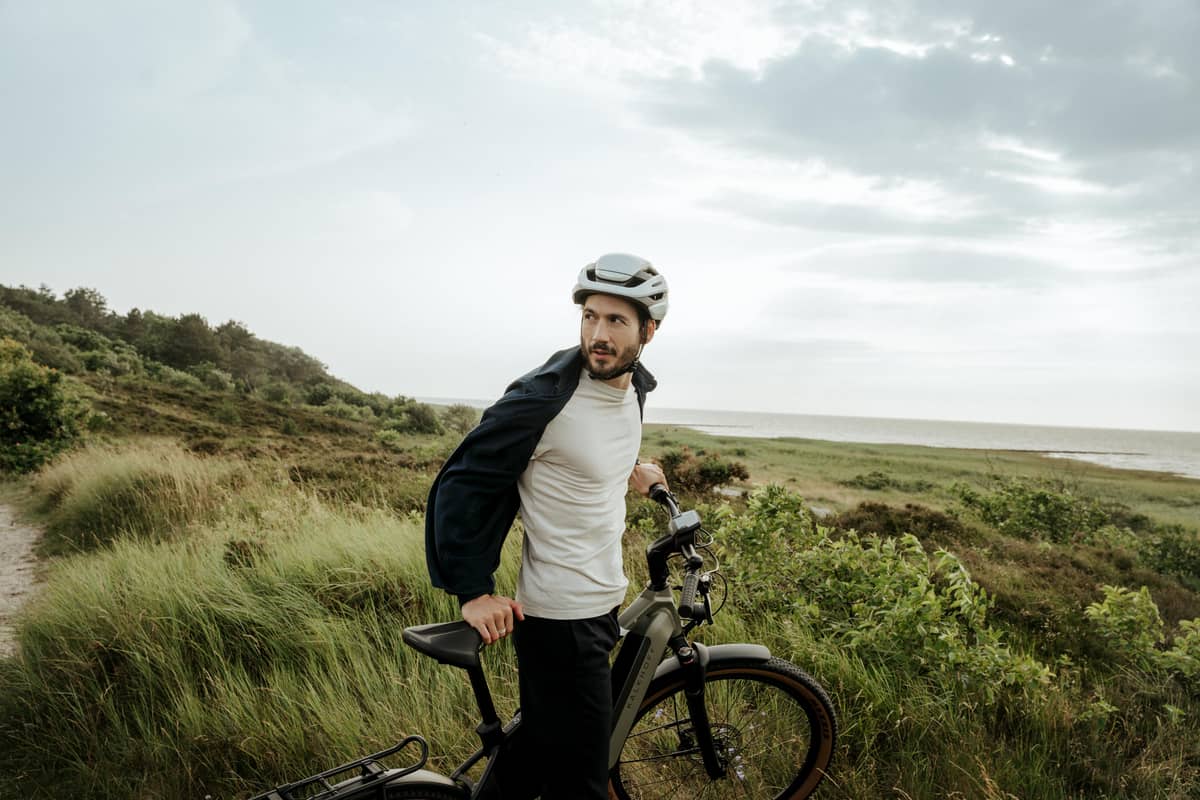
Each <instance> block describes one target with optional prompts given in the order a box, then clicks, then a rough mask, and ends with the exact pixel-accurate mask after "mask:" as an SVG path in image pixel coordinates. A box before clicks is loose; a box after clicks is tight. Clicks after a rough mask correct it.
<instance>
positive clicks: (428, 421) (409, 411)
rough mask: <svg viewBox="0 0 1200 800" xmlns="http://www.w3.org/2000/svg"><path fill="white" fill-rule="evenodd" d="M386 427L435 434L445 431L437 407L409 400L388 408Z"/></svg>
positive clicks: (408, 431) (406, 431)
mask: <svg viewBox="0 0 1200 800" xmlns="http://www.w3.org/2000/svg"><path fill="white" fill-rule="evenodd" d="M387 414H388V416H387V418H386V419H385V420H384V423H383V425H384V427H385V428H389V429H391V430H395V431H399V432H400V433H424V434H431V435H434V436H437V435H440V434H441V433H443V432H444V430H445V429H444V428H443V427H442V421H441V419H440V418H439V417H438V413H437V409H435V408H434V407H433V406H431V405H429V404H427V403H418V402H417V401H415V400H407V401H405V402H404V403H403V404H402V405H400V404H396V405H393V406H391V407H390V408H388V410H387Z"/></svg>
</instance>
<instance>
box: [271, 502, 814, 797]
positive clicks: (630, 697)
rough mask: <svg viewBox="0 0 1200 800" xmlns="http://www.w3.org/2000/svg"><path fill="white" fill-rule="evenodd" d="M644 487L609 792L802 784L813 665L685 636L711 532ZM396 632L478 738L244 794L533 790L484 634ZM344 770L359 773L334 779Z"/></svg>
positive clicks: (443, 629) (709, 611)
mask: <svg viewBox="0 0 1200 800" xmlns="http://www.w3.org/2000/svg"><path fill="white" fill-rule="evenodd" d="M651 497H653V498H654V499H655V500H656V501H658V502H659V503H661V504H662V505H663V506H664V507H665V508H666V509H667V510H668V512H669V514H670V523H669V525H668V530H667V533H665V534H663V535H662V536H660V537H659V538H658V539H657V540H655V541H654V542H653V543H652V544H651V545H650V546H649V547H648V548H647V549H646V563H647V566H648V567H649V575H650V581H649V584H648V585H647V587H646V588H645V589H644V590H643V591H642V592H641V594H640V595H639V596H638V597H637V598H636V599H635V600H634V601H633V602H632V603H631V604H630V605H629V606H628V607H627V608H626V609H624V611H622V612H621V614H620V617H619V621H620V625H621V629H622V632H623V634H624V635H623V637H622V640H621V644H620V647H619V650H618V652H617V657H616V660H615V661H614V663H613V687H614V688H613V704H614V708H613V718H614V724H613V731H612V737H611V739H610V746H609V752H610V756H609V767H610V782H609V794H610V796H611V797H615V798H618V800H650V799H651V798H675V797H688V796H698V795H700V794H701V793H702V792H703V791H704V790H705V789H706V788H708V787H709V786H710V785H712V788H715V789H716V790H717V791H722V792H728V793H734V794H737V795H742V796H747V797H756V798H776V800H794V799H796V798H804V797H808V796H809V795H811V794H812V792H813V791H814V790H815V789H816V788H817V785H818V784H819V783H821V781H822V780H823V779H824V777H825V775H826V770H827V769H828V767H829V764H830V761H831V760H832V757H833V748H834V743H835V740H836V737H837V716H836V713H835V711H834V708H833V703H832V702H831V701H830V699H829V696H828V694H826V692H825V690H824V689H823V688H822V687H821V686H820V684H818V683H817V682H816V681H815V680H814V679H813V678H812V677H810V676H809V675H808V674H807V673H805V672H804V671H803V670H801V669H800V668H799V667H797V666H796V665H794V664H792V663H790V662H787V661H784V660H782V659H779V658H775V657H773V656H772V655H771V653H770V651H769V650H768V649H767V648H766V647H764V646H763V645H760V644H717V645H711V646H708V645H704V644H701V643H699V642H689V640H688V638H687V636H688V634H689V633H690V632H691V631H693V630H695V629H696V628H697V627H699V626H700V625H703V624H705V623H711V622H712V621H713V617H714V614H715V613H717V612H714V611H713V608H712V601H711V595H712V592H713V583H714V578H715V577H719V572H718V570H717V568H716V567H714V568H713V569H711V570H709V571H707V572H706V571H704V565H705V558H704V556H702V555H701V554H700V551H704V552H705V553H707V554H709V555H710V557H711V555H712V551H711V548H710V547H709V545H711V544H712V541H711V538H709V539H708V540H705V541H699V542H698V541H697V534H698V533H704V534H707V532H706V531H704V530H703V528H702V527H701V521H700V515H699V514H698V513H697V512H696V511H681V510H680V508H679V505H678V503H677V500H676V498H675V496H674V495H672V494H671V493H670V492H668V491H667V490H666V488H665V487H663V486H662V485H656V486H655V487H653V488H652V489H651ZM675 556H681V557H682V558H683V562H684V575H683V582H682V586H680V587H674V588H675V589H679V590H680V597H679V603H678V604H676V602H675V598H674V593H673V588H672V587H671V586H670V585H669V577H670V565H669V563H668V562H669V560H670V559H671V558H672V557H675ZM723 605H724V601H723V600H722V603H721V604H720V605H719V606H718V607H717V611H718V612H719V611H720V608H721V606H723ZM403 637H404V641H405V643H407V644H408V645H410V646H411V647H414V648H415V649H416V650H418V651H419V652H421V653H423V654H425V655H428V656H430V657H432V658H434V659H436V660H437V661H438V662H440V663H442V664H446V665H449V666H454V667H459V668H461V669H463V670H465V671H466V673H467V676H468V679H469V680H470V682H471V689H472V692H473V694H474V696H475V702H476V704H477V705H478V707H479V713H480V716H481V719H482V722H481V723H480V724H479V726H478V727H477V728H476V732H477V733H478V735H479V739H480V747H479V749H478V750H476V751H475V753H474V754H472V755H471V756H470V757H468V758H467V760H466V761H464V762H463V763H462V764H461V765H460V766H459V767H458V768H457V769H455V770H454V771H453V772H452V773H451V774H450V775H442V774H440V773H437V772H433V771H431V770H428V769H425V763H426V761H427V759H428V756H429V746H428V744H427V743H426V742H425V740H424V739H423V738H422V737H420V736H408V737H406V738H405V739H403V740H402V741H401V742H399V743H398V744H396V745H394V746H393V747H390V748H388V749H386V750H383V751H380V752H378V753H374V754H372V755H369V756H366V757H364V758H361V759H358V760H357V761H352V762H350V763H348V764H343V765H341V766H339V767H335V768H334V769H331V770H326V771H325V772H322V773H319V774H317V775H313V776H310V777H308V778H305V779H303V780H301V781H297V782H295V783H292V784H287V785H285V786H280V787H276V788H275V789H274V790H272V791H270V792H267V793H265V794H261V795H258V796H257V797H255V798H253V800H299V798H304V800H368V798H371V799H373V800H385V799H386V800H398V799H399V798H412V799H413V800H416V799H417V798H421V799H423V800H514V799H515V798H531V797H533V796H535V795H536V794H537V789H536V787H535V786H533V785H531V780H530V776H531V775H532V774H533V770H531V769H527V768H525V767H526V765H527V764H529V763H530V759H533V758H536V754H532V753H528V752H526V748H525V747H524V740H523V739H522V736H521V730H520V726H521V718H520V711H519V710H518V712H517V714H516V715H515V716H514V717H513V719H511V720H510V721H508V722H507V723H504V724H501V720H500V718H499V716H498V715H497V713H496V708H495V706H494V704H493V702H492V695H491V692H490V690H489V688H488V684H487V679H486V676H485V675H484V672H483V667H482V665H481V663H480V659H479V652H480V650H481V648H482V637H480V635H479V634H478V633H477V632H476V631H475V630H474V629H473V628H471V627H470V626H468V625H467V623H465V622H463V621H461V620H460V621H457V622H447V623H435V624H431V625H418V626H415V627H411V628H406V629H405V630H404V634H403ZM668 648H669V649H670V651H671V653H670V654H669V655H667V656H666V657H665V658H662V655H663V654H664V653H665V652H666V651H667V650H668ZM660 658H661V660H660ZM411 745H416V747H417V748H418V751H419V752H418V755H417V758H416V763H414V764H412V765H410V766H407V767H403V768H388V767H385V766H384V765H383V764H382V763H381V760H382V759H384V758H386V757H388V756H391V755H395V754H396V753H399V752H401V751H402V750H405V749H407V748H409V747H410V746H411ZM485 760H486V761H485ZM481 761H485V764H484V766H483V769H482V773H481V774H480V775H479V777H478V778H477V779H474V780H472V779H471V778H469V777H468V774H467V773H468V772H469V771H470V770H472V769H473V768H474V767H476V765H478V764H479V763H480V762H481ZM351 772H357V773H358V774H356V775H353V776H352V777H349V778H345V779H343V780H341V781H339V782H337V783H332V782H331V779H333V778H336V777H337V776H339V775H345V774H347V773H351Z"/></svg>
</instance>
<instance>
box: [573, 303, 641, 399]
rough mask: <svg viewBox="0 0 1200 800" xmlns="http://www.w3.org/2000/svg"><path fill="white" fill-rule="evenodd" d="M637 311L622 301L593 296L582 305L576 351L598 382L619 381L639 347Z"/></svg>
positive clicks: (631, 305)
mask: <svg viewBox="0 0 1200 800" xmlns="http://www.w3.org/2000/svg"><path fill="white" fill-rule="evenodd" d="M641 337H642V332H641V327H640V325H639V324H638V313H637V307H636V306H634V304H633V303H632V302H630V301H629V300H626V299H625V298H623V297H614V296H612V295H608V294H594V295H591V296H590V297H588V298H587V300H585V301H584V303H583V321H582V322H581V323H580V327H579V347H580V349H581V350H583V357H584V359H586V361H587V369H588V372H589V373H590V374H591V376H592V377H593V378H596V379H597V380H611V379H613V378H617V377H619V376H620V375H621V374H622V373H623V372H624V371H625V368H626V367H628V366H629V365H630V364H632V363H633V360H634V359H635V358H637V354H638V348H639V347H641V345H642V338H641Z"/></svg>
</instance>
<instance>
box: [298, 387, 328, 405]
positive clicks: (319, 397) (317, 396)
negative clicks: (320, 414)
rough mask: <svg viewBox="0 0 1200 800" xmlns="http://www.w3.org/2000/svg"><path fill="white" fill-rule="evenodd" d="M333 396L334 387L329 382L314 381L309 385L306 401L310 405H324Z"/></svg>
mask: <svg viewBox="0 0 1200 800" xmlns="http://www.w3.org/2000/svg"><path fill="white" fill-rule="evenodd" d="M332 398H333V387H332V386H330V385H329V384H328V383H314V384H313V385H312V386H309V387H308V392H307V393H306V394H305V396H304V402H305V403H307V404H308V405H310V406H323V405H325V404H326V403H328V402H329V401H330V400H331V399H332Z"/></svg>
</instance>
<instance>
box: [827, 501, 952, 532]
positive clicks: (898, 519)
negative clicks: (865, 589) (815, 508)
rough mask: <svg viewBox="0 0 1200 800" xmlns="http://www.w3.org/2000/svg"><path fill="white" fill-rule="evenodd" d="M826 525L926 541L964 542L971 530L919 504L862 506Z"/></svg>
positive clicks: (839, 515)
mask: <svg viewBox="0 0 1200 800" xmlns="http://www.w3.org/2000/svg"><path fill="white" fill-rule="evenodd" d="M825 522H826V523H827V524H829V525H831V526H832V527H834V528H837V529H838V530H843V531H847V530H856V531H858V532H859V533H873V534H877V535H879V536H900V535H903V534H905V533H911V534H913V535H914V536H917V537H918V538H920V539H922V540H927V539H935V540H943V539H947V538H948V539H952V540H955V541H962V540H963V539H964V538H966V537H967V536H968V535H969V531H968V529H967V528H966V527H965V526H964V525H963V524H962V522H960V521H959V520H957V519H955V518H954V517H952V516H950V515H948V514H944V513H942V512H941V511H937V510H935V509H932V508H926V507H925V506H922V505H918V504H915V503H905V504H904V508H896V507H894V506H889V505H886V504H884V503H859V505H858V507H857V508H855V509H853V510H851V511H844V512H842V513H841V514H838V515H837V516H834V517H830V518H829V519H827V520H825Z"/></svg>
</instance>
